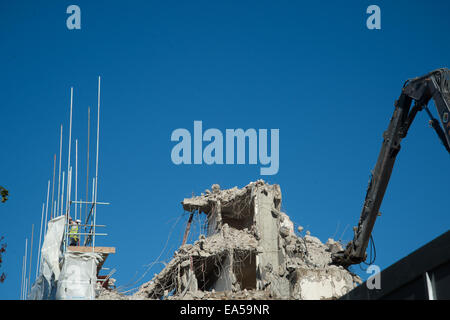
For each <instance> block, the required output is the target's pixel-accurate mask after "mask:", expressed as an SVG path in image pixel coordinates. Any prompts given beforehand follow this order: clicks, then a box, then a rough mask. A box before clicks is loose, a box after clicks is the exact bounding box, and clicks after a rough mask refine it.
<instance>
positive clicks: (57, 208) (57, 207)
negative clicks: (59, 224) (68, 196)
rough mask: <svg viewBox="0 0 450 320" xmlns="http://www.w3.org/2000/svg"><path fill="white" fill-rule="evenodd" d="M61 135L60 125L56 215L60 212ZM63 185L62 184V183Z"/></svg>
mask: <svg viewBox="0 0 450 320" xmlns="http://www.w3.org/2000/svg"><path fill="white" fill-rule="evenodd" d="M62 134H63V125H62V124H61V136H60V139H59V169H58V198H57V199H56V201H57V205H56V210H57V211H56V213H55V214H58V215H59V213H60V212H61V210H60V208H59V200H60V199H59V196H60V194H61V156H62ZM63 184H64V182H63Z"/></svg>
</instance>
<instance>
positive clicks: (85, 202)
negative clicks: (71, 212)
mask: <svg viewBox="0 0 450 320" xmlns="http://www.w3.org/2000/svg"><path fill="white" fill-rule="evenodd" d="M72 203H78V204H82V203H84V204H94V202H89V201H82V200H80V201H72ZM96 204H110V203H109V202H96Z"/></svg>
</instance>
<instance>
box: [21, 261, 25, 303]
mask: <svg viewBox="0 0 450 320" xmlns="http://www.w3.org/2000/svg"><path fill="white" fill-rule="evenodd" d="M24 270H25V256H22V276H21V278H20V300H23V289H24V285H23V272H24Z"/></svg>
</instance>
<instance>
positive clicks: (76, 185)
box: [75, 139, 78, 220]
mask: <svg viewBox="0 0 450 320" xmlns="http://www.w3.org/2000/svg"><path fill="white" fill-rule="evenodd" d="M77 197H78V139H75V220H77V214H78V212H77V209H78V204H77V200H78V199H77Z"/></svg>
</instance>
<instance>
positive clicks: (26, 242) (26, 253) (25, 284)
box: [22, 238, 28, 300]
mask: <svg viewBox="0 0 450 320" xmlns="http://www.w3.org/2000/svg"><path fill="white" fill-rule="evenodd" d="M27 250H28V238H25V255H24V257H25V264H24V266H25V267H24V275H23V289H24V290H23V292H22V299H23V300H25V297H26V292H27V258H28V252H27Z"/></svg>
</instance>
